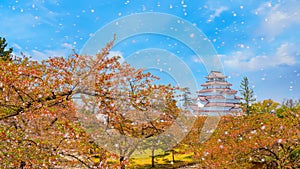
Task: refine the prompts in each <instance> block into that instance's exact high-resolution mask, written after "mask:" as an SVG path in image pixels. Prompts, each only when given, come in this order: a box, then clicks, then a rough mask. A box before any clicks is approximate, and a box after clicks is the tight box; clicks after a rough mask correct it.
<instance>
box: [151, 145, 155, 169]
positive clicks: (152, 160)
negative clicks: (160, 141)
mask: <svg viewBox="0 0 300 169" xmlns="http://www.w3.org/2000/svg"><path fill="white" fill-rule="evenodd" d="M151 153H152V155H151V167H152V168H153V167H154V155H155V154H154V146H152V152H151Z"/></svg>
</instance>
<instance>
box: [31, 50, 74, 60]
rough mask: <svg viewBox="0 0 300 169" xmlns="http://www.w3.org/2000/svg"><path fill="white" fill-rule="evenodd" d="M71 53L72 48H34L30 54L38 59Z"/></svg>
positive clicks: (64, 55)
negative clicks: (40, 49) (42, 49)
mask: <svg viewBox="0 0 300 169" xmlns="http://www.w3.org/2000/svg"><path fill="white" fill-rule="evenodd" d="M69 54H70V50H67V49H58V50H44V51H38V50H32V51H31V52H30V54H27V55H30V56H32V57H33V58H35V59H36V60H44V59H48V58H49V57H57V56H58V57H66V56H68V55H69Z"/></svg>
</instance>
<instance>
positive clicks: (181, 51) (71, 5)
mask: <svg viewBox="0 0 300 169" xmlns="http://www.w3.org/2000/svg"><path fill="white" fill-rule="evenodd" d="M298 9H300V1H297V0H270V1H259V0H251V1H247V0H203V1H196V0H194V1H191V0H189V1H188V0H179V1H155V0H152V1H149V0H148V1H146V0H135V1H134V0H122V1H121V0H111V1H103V0H98V1H96V0H85V1H71V0H60V1H59V0H26V1H25V0H15V1H8V0H2V1H0V18H1V26H0V36H2V37H5V38H6V39H7V42H8V43H9V45H10V46H11V47H13V48H14V52H15V53H16V54H18V53H19V52H21V51H22V52H23V53H25V54H26V55H28V56H32V58H33V59H37V60H42V59H45V58H47V57H49V56H67V55H68V54H70V53H71V49H73V48H74V49H75V50H76V51H78V52H79V51H80V50H81V49H82V48H83V46H84V44H85V43H86V42H87V41H88V40H89V38H91V37H92V36H93V35H94V34H95V32H96V31H97V30H99V29H101V28H102V27H104V26H105V25H106V24H108V23H110V22H112V21H114V20H117V19H120V18H122V17H125V16H130V15H133V14H137V13H145V12H159V13H166V14H171V15H174V16H177V17H180V18H182V19H184V20H186V21H188V22H190V23H192V24H193V25H194V26H196V27H197V28H198V29H200V30H201V31H202V32H203V33H204V34H205V35H206V36H207V38H208V39H209V40H210V42H211V44H212V45H213V46H214V48H215V50H216V52H217V54H218V56H219V58H220V60H221V63H222V64H223V68H224V73H225V74H226V75H227V76H229V79H228V81H229V82H231V83H233V88H234V89H236V90H238V89H239V84H240V81H241V79H242V78H243V77H244V76H247V77H248V78H249V79H250V82H251V86H252V87H253V89H254V92H255V94H256V95H257V98H258V100H263V99H269V98H271V99H274V100H276V101H281V100H282V99H284V98H293V99H298V98H300V95H299V93H300V38H299V37H300V31H299V28H300V16H299V15H300V14H299V10H298ZM155 23H156V21H153V24H155ZM117 36H118V35H117ZM156 36H157V35H144V36H136V37H130V38H128V39H126V40H125V41H124V42H122V43H120V44H118V45H117V46H116V47H115V48H114V49H113V52H112V53H113V54H120V55H122V56H123V57H125V58H126V57H127V56H128V55H131V54H132V53H134V52H135V50H141V49H142V48H146V47H147V48H148V47H152V48H162V49H165V50H170V52H173V53H175V54H176V55H177V56H179V57H180V58H181V59H182V60H184V62H186V63H187V64H188V66H189V67H190V68H191V70H192V71H193V72H194V76H195V77H196V78H197V82H198V83H203V82H204V81H205V79H204V78H203V77H204V76H205V75H206V74H207V72H205V71H204V69H203V65H202V64H201V61H200V60H199V59H197V58H196V57H193V54H192V53H191V51H189V49H187V47H186V46H185V45H184V44H180V42H175V40H172V39H168V38H167V39H166V37H163V36H160V37H156ZM145 39H147V43H146V42H144V41H145ZM143 40H144V41H143ZM173 41H174V42H173ZM137 42H138V43H137ZM166 44H173V45H171V46H172V47H170V46H168V45H166ZM174 44H176V45H174ZM135 47H136V48H135ZM170 48H172V49H170ZM170 62H171V61H170ZM169 64H171V63H169Z"/></svg>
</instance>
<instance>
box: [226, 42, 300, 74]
mask: <svg viewBox="0 0 300 169" xmlns="http://www.w3.org/2000/svg"><path fill="white" fill-rule="evenodd" d="M299 52H300V49H298V48H297V46H296V45H295V44H292V43H283V44H281V45H280V46H279V47H278V48H277V49H276V52H275V53H273V54H272V55H258V56H255V54H254V53H252V52H242V51H237V52H234V53H233V54H232V55H231V56H229V57H228V56H222V58H223V60H224V64H225V66H226V67H229V68H232V69H239V70H244V71H247V70H249V71H255V70H260V69H265V68H269V67H276V66H280V65H288V66H291V65H294V64H296V63H297V58H296V57H297V56H299Z"/></svg>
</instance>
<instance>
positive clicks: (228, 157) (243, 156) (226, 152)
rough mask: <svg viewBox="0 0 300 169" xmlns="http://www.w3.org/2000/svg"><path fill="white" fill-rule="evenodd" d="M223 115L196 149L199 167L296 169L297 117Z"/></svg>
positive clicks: (298, 151) (289, 114)
mask: <svg viewBox="0 0 300 169" xmlns="http://www.w3.org/2000/svg"><path fill="white" fill-rule="evenodd" d="M299 113H300V111H298V112H292V111H287V112H285V113H284V114H285V115H284V116H285V118H278V117H277V116H275V115H274V114H269V113H253V114H250V115H248V116H224V117H222V119H221V121H220V123H219V124H218V128H217V129H216V130H215V131H214V133H213V134H212V136H211V137H210V139H209V140H207V141H206V142H204V143H203V144H202V145H201V146H200V148H198V149H197V151H198V153H197V154H198V155H197V156H195V158H198V159H199V160H200V163H199V166H198V167H199V168H299V167H300V165H299V164H300V145H299V141H300V140H299V138H300V137H299V124H300V119H299V115H300V114H299Z"/></svg>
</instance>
